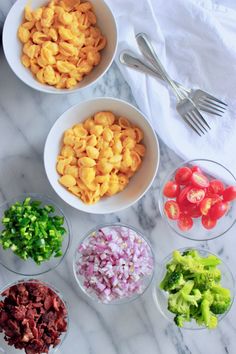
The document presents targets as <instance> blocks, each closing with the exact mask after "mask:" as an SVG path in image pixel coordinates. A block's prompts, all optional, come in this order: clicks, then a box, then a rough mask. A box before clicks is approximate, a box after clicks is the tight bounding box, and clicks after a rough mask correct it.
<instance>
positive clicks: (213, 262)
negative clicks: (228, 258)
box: [200, 254, 221, 267]
mask: <svg viewBox="0 0 236 354" xmlns="http://www.w3.org/2000/svg"><path fill="white" fill-rule="evenodd" d="M200 262H201V264H202V265H203V266H204V267H216V266H217V265H218V264H220V263H221V260H220V259H219V258H218V257H216V256H214V255H212V254H211V255H210V256H208V257H205V258H200Z"/></svg>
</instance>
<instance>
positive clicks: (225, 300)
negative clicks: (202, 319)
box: [211, 284, 231, 315]
mask: <svg viewBox="0 0 236 354" xmlns="http://www.w3.org/2000/svg"><path fill="white" fill-rule="evenodd" d="M211 291H212V295H213V298H214V299H213V302H212V304H211V311H212V312H213V313H214V314H216V315H218V314H222V313H224V312H225V311H227V309H228V308H229V306H230V304H231V294H230V291H229V289H226V288H222V287H221V286H220V285H219V284H215V285H214V286H213V287H212V288H211Z"/></svg>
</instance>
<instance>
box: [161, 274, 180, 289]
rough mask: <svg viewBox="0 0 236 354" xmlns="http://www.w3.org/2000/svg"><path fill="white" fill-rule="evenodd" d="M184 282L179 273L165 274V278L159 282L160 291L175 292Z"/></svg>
mask: <svg viewBox="0 0 236 354" xmlns="http://www.w3.org/2000/svg"><path fill="white" fill-rule="evenodd" d="M184 283H185V280H184V277H183V274H181V272H177V271H174V272H169V271H168V272H167V273H166V275H165V278H164V279H163V280H162V282H161V285H160V287H161V289H163V290H166V291H168V290H175V289H179V288H180V287H181V286H182V285H184Z"/></svg>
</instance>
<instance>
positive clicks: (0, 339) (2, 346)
mask: <svg viewBox="0 0 236 354" xmlns="http://www.w3.org/2000/svg"><path fill="white" fill-rule="evenodd" d="M21 283H31V284H32V283H33V284H35V283H37V284H41V285H44V286H46V287H48V288H49V289H50V290H52V291H53V292H54V293H56V295H57V296H58V297H59V298H60V300H61V301H62V302H63V304H64V306H65V308H66V311H67V317H66V321H67V330H66V332H63V333H62V334H61V336H60V343H59V344H58V345H57V346H56V347H55V348H52V347H51V348H50V349H49V352H48V353H49V354H54V353H57V352H58V349H59V348H60V347H61V345H62V344H63V342H64V341H65V339H66V336H67V334H68V330H69V313H68V306H67V303H66V301H65V300H64V298H63V296H62V294H61V293H60V291H59V290H58V289H56V288H55V287H54V286H53V285H51V284H49V283H47V282H44V281H41V280H36V279H21V280H18V281H15V282H13V283H11V284H8V285H6V286H5V287H4V288H3V289H1V290H0V301H2V300H4V296H2V293H3V292H4V291H5V290H7V289H8V288H10V287H12V286H14V285H18V284H21ZM0 353H4V354H17V353H19V354H22V353H25V352H24V350H23V349H22V350H20V349H16V348H15V347H14V346H10V345H8V343H7V342H6V341H5V339H4V332H3V333H0Z"/></svg>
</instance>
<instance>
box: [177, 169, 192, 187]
mask: <svg viewBox="0 0 236 354" xmlns="http://www.w3.org/2000/svg"><path fill="white" fill-rule="evenodd" d="M191 176H192V171H191V169H190V168H189V167H187V166H185V167H180V168H179V169H178V170H177V171H176V173H175V180H176V182H177V183H178V184H181V185H185V184H187V183H188V182H189V181H190V178H191Z"/></svg>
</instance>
